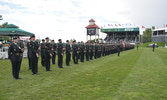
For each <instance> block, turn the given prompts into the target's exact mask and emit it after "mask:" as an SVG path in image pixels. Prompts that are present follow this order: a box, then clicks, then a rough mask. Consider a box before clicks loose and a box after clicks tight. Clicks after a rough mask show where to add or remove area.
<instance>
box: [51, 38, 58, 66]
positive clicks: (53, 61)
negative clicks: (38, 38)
mask: <svg viewBox="0 0 167 100" xmlns="http://www.w3.org/2000/svg"><path fill="white" fill-rule="evenodd" d="M51 47H52V64H55V60H56V53H57V45H56V43H55V42H54V40H52V41H51Z"/></svg>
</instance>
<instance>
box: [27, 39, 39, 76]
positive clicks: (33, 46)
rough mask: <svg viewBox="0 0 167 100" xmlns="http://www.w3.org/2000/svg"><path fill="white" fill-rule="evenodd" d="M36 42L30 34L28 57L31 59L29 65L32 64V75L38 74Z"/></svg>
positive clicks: (37, 46)
mask: <svg viewBox="0 0 167 100" xmlns="http://www.w3.org/2000/svg"><path fill="white" fill-rule="evenodd" d="M38 48H39V45H38V42H37V41H35V36H31V42H30V51H29V52H30V59H31V66H32V75H34V74H36V75H38V74H39V73H38V58H39V52H38Z"/></svg>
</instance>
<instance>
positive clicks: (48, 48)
mask: <svg viewBox="0 0 167 100" xmlns="http://www.w3.org/2000/svg"><path fill="white" fill-rule="evenodd" d="M51 48H52V47H51V44H50V43H49V38H48V37H46V43H45V66H46V71H51V70H50V58H51V57H52V53H51Z"/></svg>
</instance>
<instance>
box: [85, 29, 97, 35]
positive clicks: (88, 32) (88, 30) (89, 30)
mask: <svg viewBox="0 0 167 100" xmlns="http://www.w3.org/2000/svg"><path fill="white" fill-rule="evenodd" d="M95 34H96V28H88V29H87V35H95Z"/></svg>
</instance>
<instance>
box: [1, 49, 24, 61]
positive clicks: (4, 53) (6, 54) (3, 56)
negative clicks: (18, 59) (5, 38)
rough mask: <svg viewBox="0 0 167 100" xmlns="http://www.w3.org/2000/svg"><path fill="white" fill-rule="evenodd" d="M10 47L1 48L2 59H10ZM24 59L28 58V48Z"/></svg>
mask: <svg viewBox="0 0 167 100" xmlns="http://www.w3.org/2000/svg"><path fill="white" fill-rule="evenodd" d="M8 49H9V48H8V47H2V48H0V59H7V58H8ZM23 57H27V48H25V49H24V53H23Z"/></svg>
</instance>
